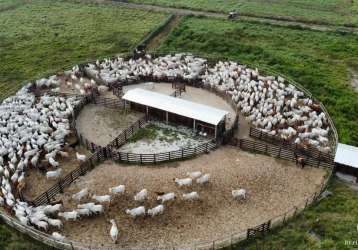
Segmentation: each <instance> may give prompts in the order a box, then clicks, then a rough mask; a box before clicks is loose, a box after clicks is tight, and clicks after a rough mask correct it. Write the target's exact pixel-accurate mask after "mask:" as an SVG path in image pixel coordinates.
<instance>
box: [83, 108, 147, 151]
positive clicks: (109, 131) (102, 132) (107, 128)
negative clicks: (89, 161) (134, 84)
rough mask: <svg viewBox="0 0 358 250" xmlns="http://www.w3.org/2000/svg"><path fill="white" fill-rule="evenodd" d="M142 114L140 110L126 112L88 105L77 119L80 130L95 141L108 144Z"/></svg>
mask: <svg viewBox="0 0 358 250" xmlns="http://www.w3.org/2000/svg"><path fill="white" fill-rule="evenodd" d="M141 116H142V114H141V113H139V112H133V111H130V112H128V111H127V112H126V113H125V112H124V111H122V110H119V109H111V108H106V107H103V106H99V105H94V104H89V105H86V106H85V107H84V108H83V110H82V111H81V113H80V114H79V116H78V117H77V120H76V125H77V129H78V131H79V132H80V133H81V134H82V135H83V136H84V137H85V138H87V139H88V140H90V141H92V142H93V143H95V144H97V145H100V146H106V145H107V144H108V143H110V142H111V141H112V140H114V139H115V138H116V137H117V136H118V135H119V134H120V133H121V132H122V131H123V130H124V129H126V128H127V127H128V126H129V125H131V124H132V123H133V122H135V121H136V120H137V119H139V118H140V117H141Z"/></svg>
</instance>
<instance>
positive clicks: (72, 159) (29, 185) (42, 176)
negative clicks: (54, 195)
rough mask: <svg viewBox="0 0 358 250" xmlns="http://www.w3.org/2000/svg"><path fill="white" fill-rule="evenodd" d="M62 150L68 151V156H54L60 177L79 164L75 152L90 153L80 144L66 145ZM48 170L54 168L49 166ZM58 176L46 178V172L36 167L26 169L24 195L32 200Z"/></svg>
mask: <svg viewBox="0 0 358 250" xmlns="http://www.w3.org/2000/svg"><path fill="white" fill-rule="evenodd" d="M63 151H65V152H68V153H69V158H67V159H66V158H62V157H61V156H59V155H58V156H57V157H56V161H58V162H59V164H60V166H59V167H60V168H62V172H61V175H60V178H63V177H65V176H66V175H67V174H68V173H70V172H71V171H73V170H75V169H76V168H77V167H78V166H79V164H80V163H79V162H78V161H77V158H76V152H78V153H80V154H85V155H87V156H89V155H91V153H90V152H89V151H88V150H86V149H85V148H84V147H82V146H77V147H76V148H71V147H68V149H67V150H63ZM48 170H49V171H52V170H55V169H54V168H50V169H48ZM60 178H58V179H47V178H46V172H41V171H40V170H38V169H35V168H30V169H29V170H27V171H26V177H25V180H26V186H25V189H24V196H25V197H26V198H27V199H29V200H33V199H35V198H36V197H37V196H38V195H40V194H42V193H43V192H45V191H46V190H48V189H49V188H50V187H52V186H53V185H54V184H55V183H57V182H58V180H59V179H60Z"/></svg>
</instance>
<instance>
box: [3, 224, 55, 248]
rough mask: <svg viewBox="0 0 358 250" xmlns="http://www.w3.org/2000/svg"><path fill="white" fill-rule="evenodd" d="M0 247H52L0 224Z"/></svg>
mask: <svg viewBox="0 0 358 250" xmlns="http://www.w3.org/2000/svg"><path fill="white" fill-rule="evenodd" d="M0 249H2V250H47V249H51V248H49V247H47V246H45V245H42V244H40V243H38V242H36V241H33V240H30V239H29V238H28V237H25V236H24V235H22V234H20V233H18V232H16V231H15V230H13V229H11V228H9V227H7V226H5V225H4V224H0Z"/></svg>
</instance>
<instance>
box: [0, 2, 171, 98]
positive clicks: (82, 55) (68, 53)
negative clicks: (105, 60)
mask: <svg viewBox="0 0 358 250" xmlns="http://www.w3.org/2000/svg"><path fill="white" fill-rule="evenodd" d="M0 1H1V2H0V6H2V5H6V4H9V3H10V1H9V0H5V1H4V0H0ZM165 17H166V15H165V14H160V13H149V12H146V11H139V10H132V9H125V8H123V7H119V6H118V5H111V4H103V5H99V4H91V3H81V2H75V1H50V0H37V1H31V2H29V3H26V4H22V5H20V6H17V7H16V8H10V9H8V10H5V11H2V12H1V14H0V30H1V33H0V58H1V64H0V89H2V91H1V94H0V99H2V98H3V97H4V95H6V94H9V93H10V92H11V91H8V90H7V89H9V88H10V89H11V87H13V88H14V87H18V86H19V85H20V84H21V82H23V81H25V80H30V79H38V78H40V77H43V76H45V75H46V74H50V73H55V72H57V71H59V70H61V69H65V68H66V69H67V68H69V67H71V66H73V65H75V64H77V63H81V62H86V61H89V60H93V59H95V58H101V57H105V56H112V55H114V54H116V53H120V52H128V51H130V50H131V48H133V46H135V45H136V43H138V42H139V41H140V40H141V39H142V38H143V37H144V36H145V35H146V34H148V33H149V32H150V31H151V30H152V29H153V28H154V27H156V26H157V25H159V24H160V23H161V22H162V21H163V19H164V18H165ZM5 86H6V87H5ZM13 91H14V90H13Z"/></svg>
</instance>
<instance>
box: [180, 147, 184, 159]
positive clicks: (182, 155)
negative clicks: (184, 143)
mask: <svg viewBox="0 0 358 250" xmlns="http://www.w3.org/2000/svg"><path fill="white" fill-rule="evenodd" d="M183 157H184V149H183V148H182V149H181V158H183Z"/></svg>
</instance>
